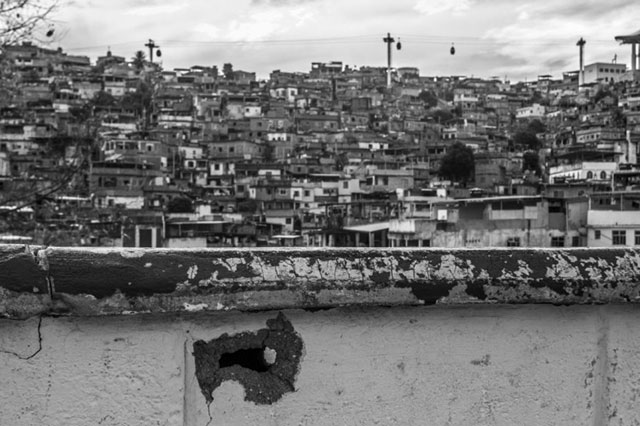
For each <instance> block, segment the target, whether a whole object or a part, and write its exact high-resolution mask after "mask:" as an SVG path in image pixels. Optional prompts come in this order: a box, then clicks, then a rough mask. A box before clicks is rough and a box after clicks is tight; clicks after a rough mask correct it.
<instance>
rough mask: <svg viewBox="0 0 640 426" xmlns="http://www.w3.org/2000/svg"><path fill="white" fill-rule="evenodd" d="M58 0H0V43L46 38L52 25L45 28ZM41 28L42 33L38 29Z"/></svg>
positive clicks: (51, 29) (50, 33)
mask: <svg viewBox="0 0 640 426" xmlns="http://www.w3.org/2000/svg"><path fill="white" fill-rule="evenodd" d="M58 1H59V0H0V44H1V45H8V44H15V43H18V42H20V41H23V40H32V39H38V40H39V41H43V40H46V39H47V38H50V37H51V36H52V35H53V27H50V28H48V29H47V28H46V26H47V23H50V22H51V20H50V19H51V15H52V14H53V12H54V11H55V10H56V8H57V6H58ZM40 29H43V30H44V32H43V34H41V35H39V34H38V31H39V30H40Z"/></svg>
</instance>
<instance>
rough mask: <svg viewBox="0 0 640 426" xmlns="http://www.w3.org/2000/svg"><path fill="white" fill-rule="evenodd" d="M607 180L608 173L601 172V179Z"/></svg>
mask: <svg viewBox="0 0 640 426" xmlns="http://www.w3.org/2000/svg"><path fill="white" fill-rule="evenodd" d="M606 178H607V172H605V171H602V172H600V179H606Z"/></svg>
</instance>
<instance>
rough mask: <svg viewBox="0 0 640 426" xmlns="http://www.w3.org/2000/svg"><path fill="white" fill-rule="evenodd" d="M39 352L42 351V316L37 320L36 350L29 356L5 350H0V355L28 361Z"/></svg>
mask: <svg viewBox="0 0 640 426" xmlns="http://www.w3.org/2000/svg"><path fill="white" fill-rule="evenodd" d="M41 351H42V315H40V316H39V318H38V349H36V350H35V352H34V353H32V354H31V355H27V356H23V355H20V354H19V353H17V352H14V351H7V350H2V349H0V353H3V354H8V355H13V356H15V357H16V358H18V359H21V360H23V361H28V360H30V359H32V358H34V357H35V356H36V355H38V354H39V353H40V352H41Z"/></svg>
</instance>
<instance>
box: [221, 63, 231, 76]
mask: <svg viewBox="0 0 640 426" xmlns="http://www.w3.org/2000/svg"><path fill="white" fill-rule="evenodd" d="M222 74H223V75H224V78H226V79H227V80H232V79H233V64H231V63H228V62H227V63H226V64H224V65H223V66H222Z"/></svg>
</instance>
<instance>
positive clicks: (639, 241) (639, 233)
mask: <svg viewBox="0 0 640 426" xmlns="http://www.w3.org/2000/svg"><path fill="white" fill-rule="evenodd" d="M635 245H637V246H640V231H638V230H636V232H635Z"/></svg>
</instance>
